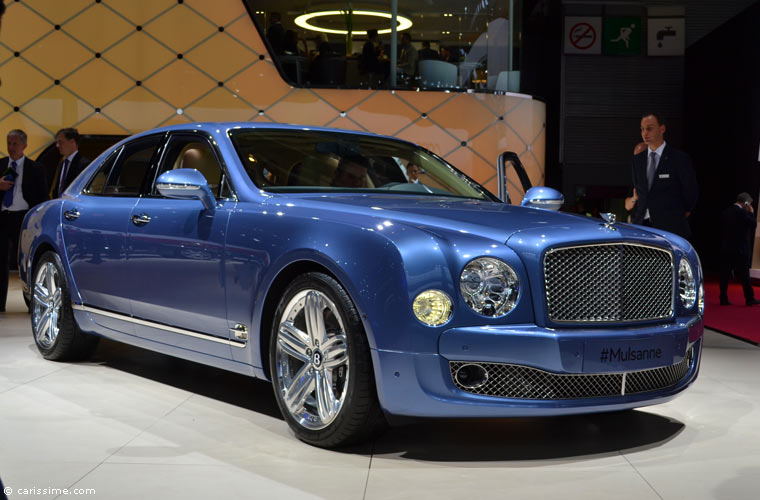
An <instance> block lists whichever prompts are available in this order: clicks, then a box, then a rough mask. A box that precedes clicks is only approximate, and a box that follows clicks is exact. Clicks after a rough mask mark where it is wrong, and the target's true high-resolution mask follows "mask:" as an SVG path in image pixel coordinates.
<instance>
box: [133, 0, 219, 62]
mask: <svg viewBox="0 0 760 500" xmlns="http://www.w3.org/2000/svg"><path fill="white" fill-rule="evenodd" d="M215 3H216V2H215ZM219 3H221V2H219ZM144 29H145V30H146V31H147V32H148V33H150V34H151V35H152V36H154V37H156V38H157V39H159V40H161V42H163V43H164V44H166V45H167V46H168V47H169V48H170V49H171V50H173V51H174V52H177V53H183V52H187V51H188V50H190V49H191V48H192V47H195V46H196V45H198V43H200V42H201V41H202V40H204V39H206V38H207V37H209V36H211V35H212V34H214V32H215V31H216V29H217V27H216V26H214V23H212V22H211V21H209V20H207V19H204V18H203V17H201V16H199V15H198V14H196V13H195V12H193V11H192V10H191V9H189V8H187V7H186V6H185V5H181V4H177V5H176V6H175V7H173V8H171V9H169V10H167V11H166V12H164V13H163V14H162V15H161V16H159V17H158V18H156V19H155V20H153V21H151V22H150V23H148V24H147V25H146V26H145V27H144Z"/></svg>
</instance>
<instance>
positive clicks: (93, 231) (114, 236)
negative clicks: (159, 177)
mask: <svg viewBox="0 0 760 500" xmlns="http://www.w3.org/2000/svg"><path fill="white" fill-rule="evenodd" d="M162 137H163V136H162V135H156V136H151V137H146V138H142V139H138V140H136V141H134V142H131V143H128V144H126V145H124V146H122V147H121V148H119V149H118V150H116V151H115V152H114V153H113V154H111V155H110V156H109V157H108V158H107V159H106V160H105V161H104V162H103V164H102V165H101V167H100V168H99V169H98V171H97V173H96V174H95V175H94V176H93V178H92V179H91V180H90V182H89V183H88V184H87V186H86V187H85V189H84V190H83V191H82V192H81V193H79V194H78V195H77V196H75V197H74V198H72V199H68V200H66V201H64V203H63V214H62V215H63V216H62V218H61V227H62V233H63V240H64V245H65V248H66V254H67V258H68V260H69V262H70V265H71V272H72V274H73V276H74V281H75V283H76V286H77V289H78V290H79V292H80V295H81V297H82V302H83V304H84V305H85V306H89V307H92V308H96V309H99V310H103V311H106V312H112V313H118V314H123V315H129V314H131V307H130V296H131V295H132V294H134V293H135V292H136V291H139V290H135V288H134V287H133V286H132V283H131V282H130V280H128V279H127V276H128V275H129V270H128V268H127V262H126V240H127V230H128V224H129V217H130V215H131V213H132V209H133V208H134V206H135V204H137V200H138V199H139V196H140V193H141V192H142V189H143V187H144V186H145V184H146V182H147V179H148V173H149V172H150V171H151V165H152V163H153V162H154V161H155V159H156V157H157V150H158V146H159V144H160V143H161V141H162ZM96 321H98V323H101V324H103V325H104V326H109V325H110V324H111V323H113V321H112V320H111V319H109V318H108V317H107V316H97V318H96ZM119 328H120V329H123V325H121V326H120V327H119Z"/></svg>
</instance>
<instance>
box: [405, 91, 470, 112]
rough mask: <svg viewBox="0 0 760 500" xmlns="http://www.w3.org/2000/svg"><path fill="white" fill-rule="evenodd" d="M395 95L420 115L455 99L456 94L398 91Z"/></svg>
mask: <svg viewBox="0 0 760 500" xmlns="http://www.w3.org/2000/svg"><path fill="white" fill-rule="evenodd" d="M396 95H397V96H399V97H400V98H401V99H403V100H404V102H406V103H407V104H409V105H410V106H412V107H413V108H414V109H416V110H417V111H419V112H420V113H430V112H431V111H432V110H434V109H435V108H437V107H438V106H440V105H442V104H443V103H444V102H446V101H450V100H451V99H453V98H454V97H456V94H447V93H446V92H421V91H420V92H414V91H409V90H401V91H398V92H396Z"/></svg>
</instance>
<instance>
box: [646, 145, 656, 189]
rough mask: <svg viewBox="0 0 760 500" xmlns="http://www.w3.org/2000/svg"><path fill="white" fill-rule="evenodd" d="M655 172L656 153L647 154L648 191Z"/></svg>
mask: <svg viewBox="0 0 760 500" xmlns="http://www.w3.org/2000/svg"><path fill="white" fill-rule="evenodd" d="M656 170H657V153H655V152H654V151H652V152H651V153H649V165H647V185H648V186H649V189H652V182H654V173H655V171H656Z"/></svg>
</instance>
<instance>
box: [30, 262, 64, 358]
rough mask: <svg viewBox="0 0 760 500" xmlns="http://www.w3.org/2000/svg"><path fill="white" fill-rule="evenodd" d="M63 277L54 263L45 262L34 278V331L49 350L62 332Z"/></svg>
mask: <svg viewBox="0 0 760 500" xmlns="http://www.w3.org/2000/svg"><path fill="white" fill-rule="evenodd" d="M60 283H61V276H60V273H59V271H58V269H57V268H56V266H55V264H53V263H52V262H49V261H48V262H43V263H42V265H41V266H40V267H39V268H38V269H37V273H36V275H35V277H34V288H33V296H32V329H33V331H34V336H35V338H36V340H37V343H38V344H39V345H40V346H41V347H43V348H44V349H49V348H51V347H52V346H53V344H54V343H55V340H56V339H57V338H58V333H59V331H60V329H59V324H58V318H59V317H60V315H61V310H62V306H63V290H62V289H61V286H60Z"/></svg>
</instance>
